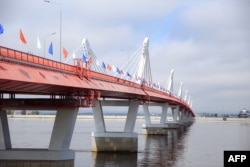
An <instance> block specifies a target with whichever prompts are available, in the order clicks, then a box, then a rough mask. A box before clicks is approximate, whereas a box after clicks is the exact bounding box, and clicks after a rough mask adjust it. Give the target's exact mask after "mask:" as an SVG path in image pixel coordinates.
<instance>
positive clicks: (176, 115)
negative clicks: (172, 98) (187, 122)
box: [168, 105, 180, 129]
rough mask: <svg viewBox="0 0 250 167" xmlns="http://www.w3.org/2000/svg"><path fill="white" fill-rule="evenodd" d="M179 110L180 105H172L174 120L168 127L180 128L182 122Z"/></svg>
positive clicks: (169, 122)
mask: <svg viewBox="0 0 250 167" xmlns="http://www.w3.org/2000/svg"><path fill="white" fill-rule="evenodd" d="M179 109H180V107H179V105H172V106H171V110H172V117H173V120H172V121H168V126H169V127H170V128H174V129H176V128H179V121H180V117H179V116H180V111H179Z"/></svg>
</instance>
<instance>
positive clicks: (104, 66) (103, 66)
mask: <svg viewBox="0 0 250 167" xmlns="http://www.w3.org/2000/svg"><path fill="white" fill-rule="evenodd" d="M102 68H103V69H105V70H106V65H105V63H104V62H102Z"/></svg>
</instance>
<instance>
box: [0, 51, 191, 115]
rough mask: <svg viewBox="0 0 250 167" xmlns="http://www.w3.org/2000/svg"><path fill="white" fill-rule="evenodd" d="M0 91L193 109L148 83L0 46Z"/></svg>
mask: <svg viewBox="0 0 250 167" xmlns="http://www.w3.org/2000/svg"><path fill="white" fill-rule="evenodd" d="M0 62H1V64H0V85H1V87H0V93H1V92H2V93H20V94H39V95H51V94H55V95H74V96H89V95H90V93H91V92H93V91H94V92H96V93H99V94H100V97H104V98H119V99H139V100H142V101H145V100H146V101H147V100H150V101H152V102H169V103H170V104H180V106H181V107H184V108H187V109H188V110H190V112H191V113H192V115H193V116H194V113H193V111H192V109H190V107H189V106H188V104H187V103H186V102H185V101H183V100H180V99H179V98H177V97H175V96H171V95H170V94H168V93H165V92H161V91H159V90H156V89H153V88H151V87H148V86H142V85H140V84H137V83H134V82H131V81H128V80H124V79H120V78H116V77H113V76H109V75H105V74H102V73H98V72H94V71H90V70H88V69H87V68H83V67H82V66H81V67H80V68H79V66H74V65H68V64H64V63H60V62H57V61H53V60H49V59H46V58H43V57H39V56H35V55H32V54H28V53H24V52H20V51H16V50H13V49H9V48H6V47H2V46H0Z"/></svg>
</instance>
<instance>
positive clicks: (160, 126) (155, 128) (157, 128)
mask: <svg viewBox="0 0 250 167" xmlns="http://www.w3.org/2000/svg"><path fill="white" fill-rule="evenodd" d="M149 106H159V107H161V108H162V114H161V116H160V123H154V124H153V123H152V122H151V119H150V114H149ZM168 108H169V104H168V103H149V104H144V105H143V110H144V115H145V121H146V123H145V124H143V134H147V135H166V134H167V133H168V130H169V129H173V128H176V127H175V126H173V124H171V123H169V122H170V121H168V120H167V111H168Z"/></svg>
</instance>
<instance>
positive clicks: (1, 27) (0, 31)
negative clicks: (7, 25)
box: [0, 24, 3, 35]
mask: <svg viewBox="0 0 250 167" xmlns="http://www.w3.org/2000/svg"><path fill="white" fill-rule="evenodd" d="M1 34H3V26H2V24H0V35H1Z"/></svg>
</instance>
